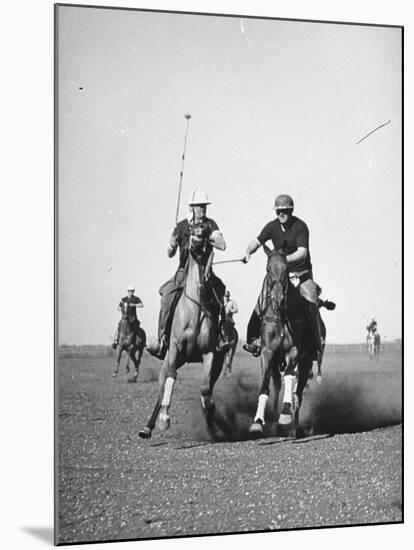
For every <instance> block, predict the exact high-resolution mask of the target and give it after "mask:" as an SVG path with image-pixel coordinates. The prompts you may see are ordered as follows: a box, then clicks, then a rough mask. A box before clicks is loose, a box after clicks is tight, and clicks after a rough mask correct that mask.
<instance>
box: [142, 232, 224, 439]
mask: <svg viewBox="0 0 414 550" xmlns="http://www.w3.org/2000/svg"><path fill="white" fill-rule="evenodd" d="M209 250H210V249H209V247H208V238H207V237H206V236H205V235H203V236H202V237H199V236H197V235H192V237H191V239H190V244H189V259H188V274H187V278H186V282H185V286H184V290H183V293H182V295H181V297H180V298H179V300H178V303H177V306H176V308H175V311H174V316H173V320H172V325H171V333H170V340H169V347H168V351H167V354H166V356H165V359H164V362H163V364H162V366H161V370H160V375H159V386H160V389H159V393H158V397H157V401H156V404H155V407H154V410H153V413H152V415H151V417H150V419H149V420H148V423H147V425H146V426H145V427H144V428H142V429H141V431H140V432H139V436H140V437H142V438H149V437H151V433H152V430H153V429H154V426H155V423H156V420H157V417H158V415H159V419H158V427H159V429H161V430H167V429H168V428H169V427H170V416H169V408H170V405H171V397H172V393H173V388H174V384H175V381H176V378H177V370H178V369H179V368H180V367H181V366H183V365H184V364H185V363H203V367H204V369H203V370H204V373H203V377H202V382H201V388H200V391H201V404H202V407H203V410H204V413H205V415H206V417H207V424H208V425H209V426H210V427H211V426H212V424H213V416H214V403H213V401H212V392H213V388H214V384H215V383H216V381H217V379H218V378H219V376H220V373H221V370H222V367H223V357H224V353H223V352H218V351H217V350H216V346H217V337H218V323H217V305H216V304H214V301H213V300H212V299H211V293H210V288H209V286H210V285H209V283H208V278H209V275H210V269H211V264H212V260H213V252H210V251H209Z"/></svg>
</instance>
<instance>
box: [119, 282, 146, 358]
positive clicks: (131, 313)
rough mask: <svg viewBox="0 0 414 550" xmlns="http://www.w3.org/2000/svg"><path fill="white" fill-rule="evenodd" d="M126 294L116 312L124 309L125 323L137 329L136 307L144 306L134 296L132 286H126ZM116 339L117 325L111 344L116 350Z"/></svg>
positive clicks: (138, 323)
mask: <svg viewBox="0 0 414 550" xmlns="http://www.w3.org/2000/svg"><path fill="white" fill-rule="evenodd" d="M127 292H128V295H127V296H124V297H123V298H121V301H120V302H119V304H118V311H124V310H125V308H126V318H127V321H128V322H129V323H130V324H131V326H134V325H135V326H136V327H137V328H138V327H139V325H140V322H139V321H138V317H137V307H144V304H143V303H142V301H141V300H140V298H138V296H134V293H135V287H134V285H128V288H127ZM118 338H119V324H118V328H117V330H116V333H115V337H114V343H113V344H112V347H113V348H114V349H116V347H117V345H118Z"/></svg>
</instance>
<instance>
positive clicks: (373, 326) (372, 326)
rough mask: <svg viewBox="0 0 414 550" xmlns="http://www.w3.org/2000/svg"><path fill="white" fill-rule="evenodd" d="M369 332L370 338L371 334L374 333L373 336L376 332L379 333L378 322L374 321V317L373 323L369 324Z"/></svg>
mask: <svg viewBox="0 0 414 550" xmlns="http://www.w3.org/2000/svg"><path fill="white" fill-rule="evenodd" d="M367 331H368V336H369V334H370V333H371V332H372V333H373V334H375V332H376V331H377V322H376V320H375V319H374V317H373V318H372V319H371V321H370V322H369V324H368V326H367Z"/></svg>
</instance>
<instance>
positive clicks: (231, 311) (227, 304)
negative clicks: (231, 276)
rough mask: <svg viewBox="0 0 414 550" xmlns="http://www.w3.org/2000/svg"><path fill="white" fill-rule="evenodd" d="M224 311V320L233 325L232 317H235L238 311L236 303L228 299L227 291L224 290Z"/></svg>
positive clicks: (228, 293) (228, 292)
mask: <svg viewBox="0 0 414 550" xmlns="http://www.w3.org/2000/svg"><path fill="white" fill-rule="evenodd" d="M224 311H225V313H226V320H227V321H230V322H231V323H233V324H234V319H233V315H235V314H236V313H237V312H238V311H239V309H238V307H237V304H236V302H235V301H234V300H232V299H231V298H230V291H229V290H226V292H225V294H224Z"/></svg>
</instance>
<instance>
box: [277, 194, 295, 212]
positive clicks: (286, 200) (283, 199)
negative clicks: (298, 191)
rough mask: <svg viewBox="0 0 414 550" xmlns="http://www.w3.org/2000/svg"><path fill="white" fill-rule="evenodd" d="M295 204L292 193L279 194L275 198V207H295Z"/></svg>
mask: <svg viewBox="0 0 414 550" xmlns="http://www.w3.org/2000/svg"><path fill="white" fill-rule="evenodd" d="M294 206H295V204H294V202H293V199H292V197H291V196H290V195H278V196H277V197H276V199H275V208H292V210H293V208H294Z"/></svg>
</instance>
